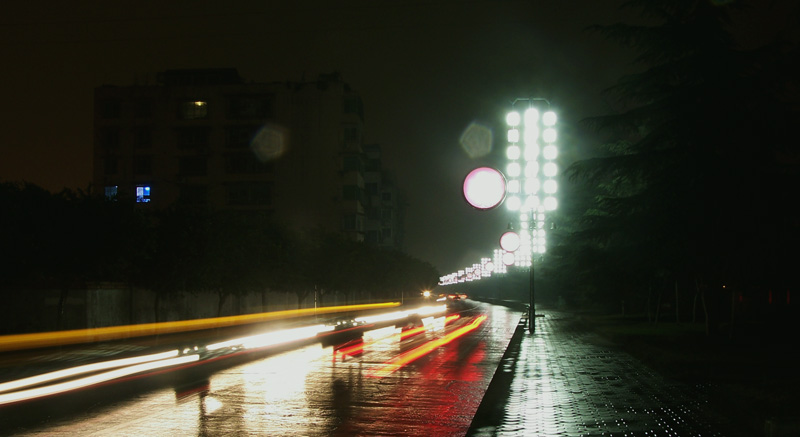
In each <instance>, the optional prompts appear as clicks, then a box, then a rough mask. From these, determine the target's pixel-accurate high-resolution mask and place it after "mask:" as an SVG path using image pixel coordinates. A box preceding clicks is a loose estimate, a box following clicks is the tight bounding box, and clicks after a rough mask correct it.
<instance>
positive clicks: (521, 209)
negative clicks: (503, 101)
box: [505, 98, 558, 333]
mask: <svg viewBox="0 0 800 437" xmlns="http://www.w3.org/2000/svg"><path fill="white" fill-rule="evenodd" d="M534 101H543V102H545V103H547V106H548V107H549V106H550V102H548V101H547V100H546V99H540V98H527V99H517V100H515V101H514V102H512V111H511V112H509V113H508V115H507V116H506V124H507V125H508V137H507V138H508V147H507V149H506V156H507V157H508V160H509V161H508V165H507V167H506V175H507V177H508V180H507V182H506V183H507V191H508V195H507V199H506V202H505V203H506V206H507V207H508V209H509V210H510V211H512V213H518V214H519V223H520V226H519V229H520V232H521V240H522V247H521V248H520V251H519V253H518V256H517V260H518V264H517V265H518V266H519V267H528V268H529V295H530V296H529V297H530V302H529V307H528V330H529V331H530V332H531V333H533V332H534V330H535V327H536V325H535V322H534V319H535V317H536V307H535V293H534V291H535V289H534V256H535V255H536V254H539V255H541V254H543V253H544V252H545V243H546V238H545V237H546V235H545V229H544V223H545V213H546V212H547V211H552V210H554V209H556V207H557V206H558V202H557V200H556V198H555V193H556V191H557V190H558V185H557V183H556V181H555V176H556V173H557V172H558V167H557V165H556V163H555V158H556V156H557V155H558V149H557V148H556V145H555V142H556V139H557V133H556V129H555V125H556V120H557V117H556V114H555V112H553V111H550V110H549V109H548V110H547V111H545V112H543V113H541V114H540V112H539V110H538V109H537V108H536V107H534V105H533V103H534ZM518 102H527V104H528V105H527V108H526V109H525V110H524V111H523V112H522V113H520V112H518V111H517V110H516V109H515V108H514V106H515V105H516V104H517V103H518Z"/></svg>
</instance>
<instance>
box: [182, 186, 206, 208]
mask: <svg viewBox="0 0 800 437" xmlns="http://www.w3.org/2000/svg"><path fill="white" fill-rule="evenodd" d="M178 203H180V204H182V205H190V206H204V205H206V204H207V203H208V187H207V186H205V185H184V186H182V187H181V191H180V195H179V196H178Z"/></svg>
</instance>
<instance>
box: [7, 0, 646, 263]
mask: <svg viewBox="0 0 800 437" xmlns="http://www.w3.org/2000/svg"><path fill="white" fill-rule="evenodd" d="M620 3H621V2H620V1H617V0H571V1H553V0H546V1H488V0H463V1H456V0H446V1H434V0H422V1H374V0H372V1H366V0H363V1H362V0H357V1H341V2H329V1H298V2H295V1H263V0H261V1H237V2H229V1H224V2H223V1H216V0H207V1H158V2H156V1H150V0H137V1H135V2H134V1H115V2H108V1H83V2H62V1H49V2H48V1H45V2H12V3H10V4H6V5H4V9H5V11H4V13H3V17H2V18H0V59H2V63H3V68H2V81H0V95H2V96H3V97H4V99H5V110H4V111H3V116H2V117H0V147H2V156H0V180H9V181H20V180H25V181H28V182H31V183H34V184H37V185H40V186H43V187H44V188H46V189H49V190H51V191H59V190H61V189H62V188H64V187H67V188H71V189H76V188H82V189H86V188H87V187H88V186H89V183H90V180H91V169H92V153H91V149H92V111H93V108H92V105H93V103H92V98H93V89H94V88H95V87H97V86H100V85H103V84H110V85H122V86H125V85H132V84H135V83H140V84H147V83H150V84H153V83H154V82H155V80H154V78H155V73H157V72H159V71H163V70H166V69H179V68H225V67H233V68H237V69H238V71H239V73H240V75H241V76H242V77H243V78H244V79H245V80H248V81H255V82H271V81H283V80H289V81H300V80H303V79H306V80H314V79H316V77H317V75H318V74H320V73H331V72H334V71H338V72H340V73H341V74H342V77H343V79H344V80H345V81H346V82H347V83H349V84H350V86H351V87H352V88H353V89H355V90H356V91H357V92H359V93H360V94H361V96H362V98H363V100H364V106H365V128H366V130H365V142H366V143H377V144H380V145H381V146H382V147H383V150H384V154H385V157H384V163H385V166H386V167H388V168H389V169H390V170H391V171H392V172H393V174H394V175H395V178H396V181H397V183H398V185H399V186H400V187H401V189H402V190H403V191H404V192H405V195H406V199H407V201H408V204H409V207H408V210H407V216H406V248H407V251H408V252H409V253H410V254H411V255H412V256H414V257H417V258H419V259H422V260H425V261H429V262H431V263H432V264H433V265H434V266H435V267H437V268H438V269H439V270H440V272H441V273H442V274H446V273H450V272H451V271H454V270H456V269H458V268H463V267H464V266H466V265H469V264H472V263H473V262H477V261H478V259H479V258H480V257H481V256H487V255H489V253H490V252H491V250H492V249H493V248H494V247H496V246H497V239H498V238H499V234H500V232H501V231H502V230H503V229H504V222H507V221H508V219H507V217H505V215H506V214H504V211H502V210H498V211H491V212H479V211H474V210H471V209H470V207H469V206H467V204H466V202H465V201H464V200H463V199H462V196H461V192H460V190H461V183H462V180H463V177H464V176H465V175H466V174H467V172H468V171H469V170H471V169H473V168H474V167H476V166H478V165H483V164H487V163H489V164H490V163H492V156H493V155H492V154H490V155H489V156H488V157H480V158H471V157H469V156H468V155H467V154H466V153H465V152H464V151H463V150H462V149H461V147H460V145H459V137H460V136H461V133H462V132H463V130H464V129H465V128H466V127H467V126H469V125H470V124H471V123H480V124H483V125H486V126H490V127H492V126H500V122H501V120H502V119H503V118H502V117H504V114H505V111H507V110H508V109H509V108H510V101H511V100H513V99H515V98H518V97H542V98H546V99H548V100H549V101H550V102H551V104H552V108H553V109H555V110H556V111H558V113H559V122H560V125H559V128H560V141H559V146H560V149H561V152H560V153H561V155H560V163H561V167H562V168H564V167H566V166H567V165H569V163H570V162H572V161H574V160H575V159H577V158H581V157H585V156H586V154H587V153H588V150H589V145H591V144H592V143H593V142H596V140H594V139H593V138H592V137H590V136H588V135H586V134H585V133H582V131H581V130H580V129H579V126H578V123H579V121H580V120H581V119H583V118H584V117H587V116H590V115H599V114H603V113H605V112H608V111H609V110H610V107H611V105H610V102H609V98H608V97H607V96H605V95H604V94H603V90H604V89H605V88H607V87H609V86H610V85H612V84H614V83H615V82H616V80H617V79H618V78H619V77H620V75H621V74H623V73H624V72H628V71H633V68H634V67H633V65H632V63H631V60H632V58H633V53H631V52H628V51H624V50H622V49H619V48H618V47H617V46H616V45H615V44H614V43H611V42H608V41H606V40H605V39H604V38H603V37H602V36H600V35H599V34H596V33H592V32H588V31H586V30H585V29H586V27H587V26H590V25H593V24H608V23H612V22H616V21H621V20H627V19H629V18H631V17H635V15H634V14H633V12H625V13H623V12H621V11H620V10H619V4H620ZM43 5H44V6H43ZM504 136H505V133H504V131H502V130H501V131H498V130H497V129H495V133H494V137H495V140H496V141H495V144H494V147H495V149H500V150H503V149H504V147H503V146H504V144H503V142H502V139H503V138H504ZM498 139H499V141H498ZM495 154H496V152H495ZM561 201H562V204H563V202H568V199H562V200H561Z"/></svg>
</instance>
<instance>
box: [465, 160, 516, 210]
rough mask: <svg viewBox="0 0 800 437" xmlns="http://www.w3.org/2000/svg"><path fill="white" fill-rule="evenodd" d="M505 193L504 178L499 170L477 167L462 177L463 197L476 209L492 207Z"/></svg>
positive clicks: (498, 202)
mask: <svg viewBox="0 0 800 437" xmlns="http://www.w3.org/2000/svg"><path fill="white" fill-rule="evenodd" d="M505 195H506V179H505V177H504V176H503V174H502V173H500V171H499V170H496V169H494V168H491V167H479V168H476V169H475V170H472V171H471V172H469V174H468V175H467V177H466V178H464V199H466V201H467V203H469V204H470V205H472V207H473V208H477V209H492V208H494V207H496V206H497V205H499V204H500V203H501V202H502V201H503V198H504V197H505Z"/></svg>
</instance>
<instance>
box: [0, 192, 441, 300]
mask: <svg viewBox="0 0 800 437" xmlns="http://www.w3.org/2000/svg"><path fill="white" fill-rule="evenodd" d="M0 204H2V205H3V208H2V210H0V241H1V242H2V244H1V246H2V248H3V252H4V254H5V255H6V256H5V258H6V261H5V262H4V263H2V265H0V269H2V273H1V274H0V278H2V279H1V280H0V291H2V289H6V290H12V289H15V290H19V289H31V288H36V287H47V288H61V289H64V290H67V289H69V288H72V287H81V286H83V285H84V284H86V283H87V282H95V281H114V282H123V283H128V284H130V285H133V286H138V287H143V288H147V289H150V290H153V291H156V292H157V293H156V294H157V295H161V296H163V295H164V294H165V293H172V292H184V291H188V292H193V291H214V292H217V293H219V296H220V300H219V301H220V306H221V305H222V303H223V302H224V301H225V299H226V298H227V297H228V296H231V295H237V294H241V293H247V292H250V291H259V290H267V289H269V290H274V291H284V292H287V293H295V294H296V295H297V297H298V301H299V302H302V301H303V300H304V299H305V298H306V297H307V296H308V294H309V293H313V292H314V291H315V290H316V291H317V292H318V293H322V294H324V293H332V292H340V293H349V292H369V293H371V295H372V296H374V297H375V298H383V299H395V298H399V297H400V296H401V294H402V293H405V294H406V295H408V294H409V293H410V292H414V291H415V292H419V291H420V290H422V289H424V288H429V287H433V286H435V284H436V282H437V281H438V273H437V272H436V270H435V269H434V268H433V266H431V265H430V264H428V263H425V262H423V261H420V260H417V259H414V258H412V257H410V256H408V255H406V254H404V253H401V252H397V251H390V250H385V249H380V248H378V247H375V246H372V245H368V244H365V243H359V242H354V241H350V240H347V239H345V238H344V237H342V236H341V235H339V234H337V233H332V232H327V231H323V230H319V229H315V230H297V229H293V228H291V227H289V226H285V225H284V224H281V223H276V222H274V221H272V220H270V218H269V217H268V216H267V215H266V214H265V213H259V212H241V211H209V210H198V209H180V208H172V209H167V210H163V211H155V212H147V211H145V210H143V209H141V208H137V207H136V206H137V205H136V204H135V203H133V202H123V201H119V202H117V201H110V200H107V199H105V198H103V197H97V196H92V195H89V194H87V193H85V192H82V191H78V192H73V191H69V190H65V191H63V192H61V193H57V194H53V193H50V192H48V191H46V190H44V189H42V188H40V187H38V186H35V185H32V184H27V183H24V184H23V183H10V182H6V183H0ZM156 307H157V305H156Z"/></svg>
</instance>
